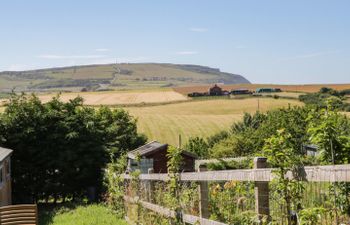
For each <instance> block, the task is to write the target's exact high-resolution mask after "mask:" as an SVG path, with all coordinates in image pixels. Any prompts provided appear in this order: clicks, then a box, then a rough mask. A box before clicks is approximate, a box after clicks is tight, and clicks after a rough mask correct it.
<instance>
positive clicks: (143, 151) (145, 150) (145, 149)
mask: <svg viewBox="0 0 350 225" xmlns="http://www.w3.org/2000/svg"><path fill="white" fill-rule="evenodd" d="M165 146H167V144H161V143H159V142H158V141H152V142H149V143H147V144H145V145H143V146H141V147H139V148H137V149H135V150H132V151H131V152H129V153H128V157H129V158H131V159H135V158H136V155H140V156H145V155H147V154H149V153H151V152H153V151H157V150H158V149H160V148H162V147H165Z"/></svg>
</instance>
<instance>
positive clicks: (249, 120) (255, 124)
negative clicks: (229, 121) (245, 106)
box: [231, 111, 266, 133]
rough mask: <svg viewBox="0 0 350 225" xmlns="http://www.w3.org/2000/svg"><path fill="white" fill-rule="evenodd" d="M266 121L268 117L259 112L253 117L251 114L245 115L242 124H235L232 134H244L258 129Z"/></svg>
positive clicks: (232, 127)
mask: <svg viewBox="0 0 350 225" xmlns="http://www.w3.org/2000/svg"><path fill="white" fill-rule="evenodd" d="M265 120H266V115H265V114H263V113H260V112H259V111H257V112H256V113H255V114H253V115H251V114H249V113H244V116H243V120H242V122H237V123H234V124H233V125H232V126H231V131H232V133H242V132H244V131H247V130H248V129H257V128H259V126H260V124H261V123H262V122H264V121H265Z"/></svg>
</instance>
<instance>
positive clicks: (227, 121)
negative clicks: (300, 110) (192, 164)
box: [125, 98, 302, 145]
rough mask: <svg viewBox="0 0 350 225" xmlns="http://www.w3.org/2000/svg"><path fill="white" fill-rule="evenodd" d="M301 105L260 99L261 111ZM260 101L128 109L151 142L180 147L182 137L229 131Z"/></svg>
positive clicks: (195, 102)
mask: <svg viewBox="0 0 350 225" xmlns="http://www.w3.org/2000/svg"><path fill="white" fill-rule="evenodd" d="M289 104H291V105H302V103H300V102H299V101H295V100H289V99H272V98H260V99H259V106H260V110H261V111H267V110H270V109H275V108H280V107H287V106H288V105H289ZM257 107H258V99H257V98H247V99H226V100H225V99H220V100H203V101H190V102H184V103H176V104H169V105H159V106H149V107H147V106H146V107H126V108H125V109H126V110H127V111H129V112H130V114H131V115H133V116H135V117H136V118H137V119H138V122H137V123H138V128H139V131H140V132H143V133H145V134H146V135H147V137H148V138H149V139H150V140H158V141H161V142H165V143H169V144H172V145H177V144H178V137H179V134H181V136H182V140H183V142H184V143H185V142H186V140H188V138H190V137H194V136H201V137H208V136H210V135H212V134H214V133H216V132H218V131H221V130H224V129H228V128H229V127H230V126H231V125H232V123H233V122H235V121H238V120H240V119H241V118H242V116H243V113H244V112H248V113H252V112H255V111H256V110H257V109H258V108H257Z"/></svg>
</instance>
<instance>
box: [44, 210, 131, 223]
mask: <svg viewBox="0 0 350 225" xmlns="http://www.w3.org/2000/svg"><path fill="white" fill-rule="evenodd" d="M39 214H40V216H39V225H73V224H74V225H127V223H126V222H125V221H124V220H121V219H118V218H117V217H116V216H115V214H114V213H113V212H112V211H111V210H110V209H108V208H107V207H106V206H103V205H88V206H78V207H76V208H75V207H61V208H56V209H53V210H45V209H39Z"/></svg>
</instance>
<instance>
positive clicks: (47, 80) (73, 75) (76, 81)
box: [0, 63, 250, 92]
mask: <svg viewBox="0 0 350 225" xmlns="http://www.w3.org/2000/svg"><path fill="white" fill-rule="evenodd" d="M212 83H225V84H238V83H250V82H249V81H248V80H247V79H245V78H244V77H243V76H241V75H237V74H231V73H225V72H221V71H220V70H219V69H216V68H210V67H206V66H199V65H180V64H166V63H131V64H129V63H122V64H106V65H86V66H74V67H61V68H50V69H40V70H30V71H4V72H1V73H0V92H6V91H11V90H12V89H13V88H15V90H16V91H45V90H73V91H77V90H81V89H82V88H85V89H87V90H99V89H137V88H147V87H172V86H187V85H196V84H212Z"/></svg>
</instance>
